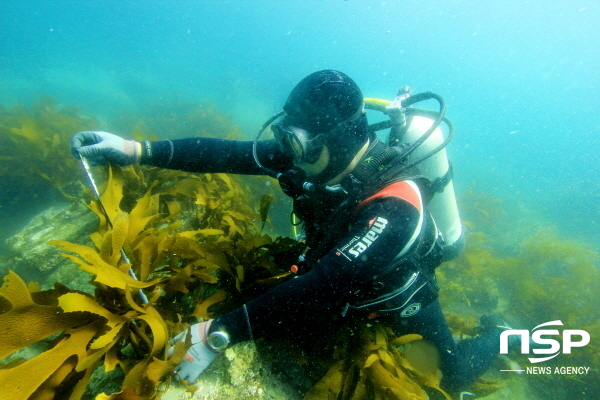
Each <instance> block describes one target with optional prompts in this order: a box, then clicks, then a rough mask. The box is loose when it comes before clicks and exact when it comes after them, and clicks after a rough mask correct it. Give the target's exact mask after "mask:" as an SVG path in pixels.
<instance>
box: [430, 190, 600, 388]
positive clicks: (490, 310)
mask: <svg viewBox="0 0 600 400" xmlns="http://www.w3.org/2000/svg"><path fill="white" fill-rule="evenodd" d="M467 199H471V200H474V199H475V200H477V201H475V202H474V204H475V205H474V206H473V205H467V207H466V208H467V210H470V211H469V212H468V213H467V214H468V215H469V216H470V218H471V220H470V222H469V223H468V224H466V225H467V240H466V243H467V246H466V250H465V252H464V253H463V254H462V255H461V256H460V257H459V258H457V259H456V260H453V261H450V262H448V263H445V264H442V265H441V266H440V267H439V268H438V269H437V272H438V274H437V275H438V280H439V284H440V287H441V291H440V301H441V303H442V307H443V309H444V310H460V311H461V312H463V313H464V310H470V312H472V313H476V314H479V315H481V314H485V313H487V314H496V315H499V316H501V317H502V318H505V319H506V320H507V322H508V323H509V324H513V325H514V326H515V328H521V329H531V328H533V327H535V326H537V325H539V324H541V323H544V322H548V321H554V320H560V321H562V323H563V324H564V325H565V329H585V330H586V331H588V332H589V333H590V335H592V337H594V336H593V335H594V333H595V334H596V335H598V334H600V329H599V327H600V309H599V308H598V306H597V304H598V303H599V302H600V293H599V292H598V290H597V288H598V287H600V271H599V270H598V267H597V265H598V260H599V256H598V253H597V252H595V251H593V250H592V249H591V248H590V247H589V246H588V245H585V244H583V243H577V242H574V241H570V240H566V239H565V238H562V237H560V236H559V235H558V234H557V233H556V232H555V231H554V230H553V229H550V228H539V226H540V223H539V221H531V225H532V226H531V227H530V229H528V230H520V231H519V232H518V234H519V235H524V232H528V234H527V235H525V236H524V237H525V238H524V239H523V240H521V241H520V243H519V242H516V241H514V238H510V239H509V241H510V245H511V247H512V248H511V249H510V251H508V252H507V251H506V243H503V242H501V239H499V238H504V237H506V232H505V231H504V228H505V226H503V225H501V224H500V225H497V224H496V223H492V221H496V222H497V219H498V218H499V216H501V215H502V209H501V208H499V207H500V205H501V203H500V202H499V201H495V200H494V199H493V198H492V197H491V196H485V195H481V196H475V195H474V194H473V193H468V194H467ZM471 208H473V209H471ZM485 210H490V211H489V212H483V211H485ZM478 215H479V216H478ZM526 224H527V221H526V220H521V221H519V227H522V226H524V225H526ZM519 229H521V228H519ZM515 233H516V232H515ZM504 254H507V255H504ZM447 319H448V322H449V325H450V327H451V329H453V332H454V333H455V334H457V335H459V336H474V335H476V334H477V330H476V329H474V328H475V324H476V320H475V319H474V317H473V316H468V315H462V316H459V315H458V314H456V313H449V314H447ZM599 349H600V348H599V347H598V345H597V344H595V343H594V341H593V340H592V342H591V343H590V344H589V345H587V346H585V347H582V348H578V349H576V350H574V351H573V353H572V354H563V355H561V357H562V360H563V362H564V360H565V359H568V362H569V363H570V364H573V365H588V366H593V365H596V366H597V365H599V364H600V358H599V357H598V354H600V351H599ZM511 357H512V356H511ZM515 357H516V358H517V359H519V357H521V356H520V355H515ZM557 358H558V357H557ZM552 362H554V360H553V361H552ZM523 363H527V360H526V358H524V359H523ZM536 379H544V385H547V386H548V385H551V384H555V385H556V386H569V387H572V388H573V391H578V390H581V388H583V387H589V388H596V389H594V390H599V391H600V388H599V387H598V385H597V382H600V376H599V374H598V371H597V370H593V369H590V373H589V374H587V375H585V376H581V377H580V378H578V380H579V381H580V382H578V381H574V380H570V379H567V378H565V377H562V376H560V375H551V376H544V377H541V378H536ZM473 392H474V391H473ZM483 392H485V390H483Z"/></svg>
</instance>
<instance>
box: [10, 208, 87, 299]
mask: <svg viewBox="0 0 600 400" xmlns="http://www.w3.org/2000/svg"><path fill="white" fill-rule="evenodd" d="M97 225H98V217H96V215H95V214H94V213H91V212H90V210H89V208H87V207H86V206H84V205H83V204H78V203H70V204H60V205H56V206H52V207H50V208H48V209H46V210H45V211H43V212H41V213H40V214H38V215H36V216H35V217H33V218H32V219H31V221H30V222H29V224H27V226H26V227H25V228H24V229H23V230H22V231H21V232H19V233H17V234H16V235H14V236H13V237H11V238H9V239H7V240H6V242H7V244H8V247H9V249H10V251H11V253H12V254H11V256H10V258H9V260H8V261H6V264H10V265H9V267H10V269H11V270H14V271H15V272H17V273H18V274H19V275H20V276H21V277H22V278H23V279H24V280H26V281H29V280H34V281H37V282H39V283H40V284H41V286H42V289H43V288H45V287H51V286H52V285H53V283H54V282H57V281H58V282H62V283H66V284H68V285H69V287H71V288H73V289H83V288H81V287H77V286H80V285H78V284H75V285H74V284H73V283H74V282H72V281H71V278H69V277H67V276H65V275H64V274H65V273H66V272H67V271H70V272H71V273H72V272H73V271H75V266H74V265H73V262H72V261H70V260H69V259H67V258H65V257H62V256H61V255H60V254H61V252H62V251H61V250H60V249H58V248H56V247H55V246H50V245H49V244H48V241H50V240H56V239H62V240H67V241H70V242H73V243H82V244H88V243H91V241H90V239H89V235H90V233H92V232H93V231H94V230H95V229H96V227H97ZM56 273H58V275H59V276H52V277H51V278H50V275H55V274H56ZM73 276H77V277H79V279H85V283H83V284H84V285H85V284H86V283H87V281H89V276H86V275H85V274H81V273H79V274H73ZM46 282H49V283H48V284H46Z"/></svg>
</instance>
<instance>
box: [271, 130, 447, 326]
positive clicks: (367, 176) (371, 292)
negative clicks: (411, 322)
mask: <svg viewBox="0 0 600 400" xmlns="http://www.w3.org/2000/svg"><path fill="white" fill-rule="evenodd" d="M370 141H371V142H370V145H369V148H368V150H367V152H366V154H365V156H364V157H363V159H362V161H361V162H360V163H359V164H358V165H357V166H356V168H354V170H353V171H352V173H351V174H349V175H348V176H347V177H346V178H344V179H343V180H342V182H341V183H340V184H339V185H337V186H336V187H334V188H330V187H328V188H323V187H321V188H318V189H317V190H315V191H313V192H311V193H306V192H303V191H302V190H299V189H297V190H294V187H293V184H289V186H288V187H284V185H282V188H283V189H284V191H285V192H286V193H287V194H288V195H290V196H291V197H292V198H293V199H294V213H295V214H296V215H298V216H299V217H300V219H301V220H302V221H303V223H304V229H305V231H306V234H307V238H306V244H307V251H306V252H305V253H304V255H303V256H301V257H300V262H299V265H298V267H299V271H298V272H299V273H305V272H307V271H308V270H310V269H311V267H312V266H314V265H315V264H316V263H317V262H318V261H319V260H320V259H321V258H322V257H323V256H325V254H327V253H328V252H329V251H330V250H331V249H332V248H334V247H335V245H336V244H337V242H338V241H339V239H340V238H341V237H343V235H344V234H346V233H347V230H348V227H349V225H350V220H351V218H352V217H353V216H354V215H355V214H356V212H357V211H358V210H359V209H360V208H362V207H364V206H365V205H367V204H369V203H370V202H373V201H376V200H377V199H381V198H383V197H386V196H395V197H399V198H404V197H403V196H404V193H403V192H402V188H403V187H404V186H403V184H404V185H406V182H404V181H413V182H415V183H416V184H417V186H418V188H419V191H420V193H421V200H420V201H422V205H423V208H422V210H421V212H422V216H423V217H422V219H423V221H422V223H421V224H420V232H418V235H417V237H416V240H415V241H414V242H413V243H412V244H411V245H410V248H409V249H408V251H406V252H405V253H404V254H401V255H399V256H397V257H396V258H395V259H394V260H393V261H392V262H391V263H389V265H386V266H384V267H382V268H381V273H380V274H379V275H378V276H376V277H374V279H373V280H372V282H370V284H369V285H367V288H366V289H365V291H364V293H362V294H361V300H360V301H358V302H356V303H354V304H347V305H346V307H345V309H344V310H343V312H342V314H344V315H345V314H346V312H347V311H348V310H349V309H351V308H352V309H361V310H365V311H369V312H372V311H378V312H385V311H399V312H400V313H401V315H402V316H405V317H408V316H411V315H414V314H416V313H417V312H418V311H419V310H420V309H421V308H423V307H424V306H426V305H427V304H428V303H430V302H431V301H433V300H434V299H435V298H437V285H436V283H435V273H434V272H435V268H436V267H437V266H438V265H439V264H440V263H441V262H442V261H443V260H442V255H441V252H440V251H439V248H440V247H439V243H438V242H439V234H438V230H437V227H436V226H435V222H434V221H433V218H432V217H431V215H430V214H429V212H428V211H427V209H426V205H427V203H428V202H429V200H430V199H431V198H432V197H433V195H434V194H435V192H437V191H442V190H443V189H444V187H445V186H446V184H447V183H448V182H449V181H450V179H452V178H451V173H450V172H449V173H448V174H446V176H445V177H443V178H442V179H440V180H438V181H437V182H434V183H432V182H430V181H429V180H427V179H426V178H424V177H423V176H421V175H418V174H415V175H411V176H409V175H406V174H404V173H402V172H403V170H404V164H405V162H406V160H405V157H403V155H402V154H403V152H402V149H400V148H398V147H391V146H387V145H385V144H383V143H382V142H381V141H380V140H379V139H378V138H377V136H376V135H374V134H373V135H371V137H370ZM299 181H302V179H299ZM315 210H317V211H316V212H315ZM323 218H324V221H325V222H320V221H322V220H323Z"/></svg>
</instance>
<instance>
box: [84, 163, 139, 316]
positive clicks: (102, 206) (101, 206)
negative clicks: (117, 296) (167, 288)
mask: <svg viewBox="0 0 600 400" xmlns="http://www.w3.org/2000/svg"><path fill="white" fill-rule="evenodd" d="M80 157H81V163H82V164H83V169H85V172H86V173H87V176H88V178H89V179H90V183H91V185H92V188H93V189H94V193H96V198H97V199H98V204H100V209H101V210H102V213H103V214H104V217H105V218H106V222H107V224H108V226H109V228H111V229H112V228H113V224H112V221H111V220H110V217H109V216H108V213H107V212H106V208H104V204H102V200H101V199H100V192H99V191H98V186H97V185H96V181H94V176H93V175H92V170H91V169H90V165H89V164H88V162H87V160H86V159H85V157H84V156H80ZM121 257H122V258H123V261H125V263H126V264H129V265H131V261H129V258H128V257H127V255H126V254H125V250H123V248H122V247H121ZM129 275H130V276H131V277H132V278H133V279H135V280H136V281H139V279H138V278H137V276H136V275H135V272H133V268H131V267H130V268H129ZM138 295H139V296H140V300H141V301H142V303H143V304H148V297H146V294H145V293H144V291H143V290H142V289H139V290H138Z"/></svg>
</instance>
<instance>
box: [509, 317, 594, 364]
mask: <svg viewBox="0 0 600 400" xmlns="http://www.w3.org/2000/svg"><path fill="white" fill-rule="evenodd" d="M552 325H560V326H562V325H563V323H562V322H561V321H560V320H556V321H550V322H545V323H543V324H540V325H538V326H536V327H535V328H533V331H532V332H533V333H532V334H531V341H533V342H535V343H537V344H541V345H546V346H550V347H544V348H541V349H533V353H534V354H552V355H551V356H548V357H537V358H536V357H530V358H529V361H530V362H532V363H539V362H543V361H548V360H550V359H552V358H554V357H556V356H557V355H559V354H560V353H561V346H560V342H559V341H558V340H555V339H550V338H547V337H544V336H550V335H560V332H559V331H558V329H540V330H538V329H539V328H541V327H544V326H552ZM511 335H515V336H521V354H529V345H530V338H529V331H528V330H524V329H508V330H505V331H504V332H502V333H501V334H500V354H508V340H509V336H511ZM574 337H577V338H578V339H579V340H577V341H574V340H573V338H574ZM589 342H590V334H589V333H587V332H586V331H584V330H581V329H565V330H563V331H562V353H564V354H571V349H572V348H573V347H583V346H585V345H587V344H588V343H589Z"/></svg>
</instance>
